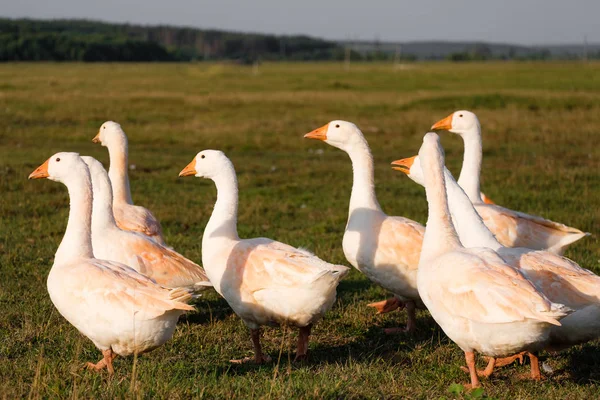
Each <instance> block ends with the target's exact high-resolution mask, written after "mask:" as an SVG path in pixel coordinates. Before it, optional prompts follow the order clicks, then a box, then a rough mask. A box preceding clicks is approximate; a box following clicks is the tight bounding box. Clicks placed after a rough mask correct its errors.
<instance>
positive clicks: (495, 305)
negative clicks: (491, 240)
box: [417, 132, 571, 387]
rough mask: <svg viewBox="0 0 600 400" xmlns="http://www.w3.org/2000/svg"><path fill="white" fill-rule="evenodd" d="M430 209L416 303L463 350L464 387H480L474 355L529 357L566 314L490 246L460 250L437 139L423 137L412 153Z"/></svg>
mask: <svg viewBox="0 0 600 400" xmlns="http://www.w3.org/2000/svg"><path fill="white" fill-rule="evenodd" d="M419 157H420V159H421V167H422V169H423V175H424V179H425V190H426V194H427V202H428V204H429V216H428V219H427V229H426V231H425V238H424V240H423V249H422V251H421V259H420V262H419V272H418V278H417V279H418V287H419V293H420V294H421V298H422V299H423V302H424V303H425V305H426V306H427V308H428V309H429V311H430V313H431V315H432V316H433V318H434V319H435V321H436V322H437V323H438V324H439V325H440V326H441V327H442V329H443V330H444V332H445V333H446V335H448V337H449V338H450V339H451V340H452V341H454V342H455V343H456V344H457V345H458V346H459V347H460V348H461V349H462V350H463V351H464V352H465V359H466V361H467V366H468V368H469V372H470V375H471V386H472V387H477V386H479V379H478V376H477V371H476V368H475V355H474V352H475V351H477V352H479V353H482V354H484V355H487V356H490V357H494V358H496V357H505V356H510V355H513V354H516V353H519V352H522V351H530V352H535V351H538V350H540V349H542V348H543V347H544V346H545V344H546V343H547V342H548V340H549V337H550V331H551V327H552V326H553V325H555V326H560V322H558V320H560V319H561V318H564V317H565V316H566V315H568V313H569V312H570V311H571V310H570V309H568V308H567V307H565V306H564V305H562V304H555V303H552V302H550V301H549V300H548V299H547V298H546V297H545V296H544V295H543V294H542V293H541V292H539V291H538V290H537V289H536V288H535V287H534V286H533V284H532V283H531V282H530V281H528V280H527V279H526V278H525V277H524V276H523V275H522V274H521V273H520V272H519V271H517V270H516V269H514V268H512V267H510V266H509V265H507V264H506V263H505V262H504V260H502V258H500V256H499V255H498V254H497V253H496V252H495V251H493V250H491V249H489V248H469V249H467V248H464V247H463V246H462V244H461V242H460V241H459V239H458V237H457V234H456V231H455V229H454V226H453V224H452V220H451V217H450V212H449V209H448V200H447V197H446V184H445V179H444V156H443V150H442V148H441V145H440V142H439V137H438V136H437V135H436V134H435V133H431V132H430V133H428V134H426V135H425V137H424V139H423V145H422V146H421V150H420V151H419Z"/></svg>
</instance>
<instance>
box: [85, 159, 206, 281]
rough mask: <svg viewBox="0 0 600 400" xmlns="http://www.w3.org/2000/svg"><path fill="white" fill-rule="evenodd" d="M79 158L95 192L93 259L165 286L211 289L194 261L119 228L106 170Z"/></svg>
mask: <svg viewBox="0 0 600 400" xmlns="http://www.w3.org/2000/svg"><path fill="white" fill-rule="evenodd" d="M81 158H82V159H83V161H84V162H85V163H86V164H87V166H88V169H89V171H90V175H91V179H92V187H93V192H94V206H93V212H92V245H93V247H94V255H95V256H96V257H98V258H100V259H103V260H110V261H116V262H120V263H123V264H125V265H128V266H130V267H131V268H133V269H135V270H136V271H138V272H139V273H141V274H144V275H146V276H148V277H149V278H152V279H154V280H155V281H156V282H157V283H159V284H160V285H163V286H166V287H170V288H175V287H188V288H190V289H193V290H194V291H196V292H198V291H201V290H204V289H206V288H208V287H210V286H211V284H210V282H209V280H208V277H207V276H206V273H205V272H204V269H203V268H202V267H201V266H199V265H198V264H196V263H195V262H193V261H191V260H188V259H187V258H185V257H184V256H182V255H181V254H179V253H177V252H176V251H174V250H171V249H169V248H167V247H165V246H163V245H161V244H159V243H157V242H155V241H154V240H152V239H150V238H149V237H148V236H146V235H143V234H141V233H138V232H134V231H126V230H123V229H121V228H119V227H118V226H117V224H116V222H115V218H114V216H113V207H112V188H111V186H110V180H109V178H108V174H107V173H106V170H105V169H104V167H103V166H102V164H100V162H99V161H98V160H96V159H95V158H92V157H88V156H82V157H81Z"/></svg>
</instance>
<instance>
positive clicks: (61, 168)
mask: <svg viewBox="0 0 600 400" xmlns="http://www.w3.org/2000/svg"><path fill="white" fill-rule="evenodd" d="M41 178H48V179H51V180H53V181H57V182H61V183H63V184H64V185H65V186H66V187H67V189H68V190H69V197H70V211H69V222H68V223H67V229H66V231H65V236H64V238H63V240H62V242H61V243H60V246H59V248H58V250H57V252H56V255H55V258H54V264H53V265H52V269H51V270H50V274H49V275H48V293H49V294H50V299H51V300H52V303H54V306H55V307H56V308H57V309H58V311H59V312H60V314H61V315H62V316H63V317H65V319H66V320H67V321H69V322H70V323H71V324H72V325H73V326H75V328H77V330H79V332H81V333H82V334H84V335H85V336H87V337H88V338H89V339H90V340H91V341H92V342H94V344H95V345H96V347H97V348H98V349H100V351H102V355H103V359H102V360H100V361H99V362H98V363H96V364H93V363H88V367H90V368H92V369H95V370H100V369H102V368H104V367H106V368H107V369H108V372H109V373H111V374H112V373H113V365H112V362H113V360H114V358H115V357H116V356H117V355H122V356H126V355H129V354H134V353H136V354H141V353H144V352H147V351H150V350H153V349H155V348H157V347H159V346H160V345H162V344H163V343H165V342H166V341H167V340H169V339H170V338H171V336H173V332H174V330H175V325H176V324H177V320H178V318H179V316H180V315H181V314H183V313H184V312H185V311H186V310H193V309H194V308H193V307H192V306H190V305H189V304H187V303H188V302H189V301H190V300H191V299H192V295H191V294H190V292H189V291H187V290H185V289H181V288H178V289H166V288H164V287H162V286H160V285H158V284H157V283H155V282H154V281H153V280H151V279H150V278H147V277H146V276H144V275H141V274H139V273H137V272H136V271H135V270H133V269H131V268H129V267H127V266H126V265H123V264H119V263H115V262H110V261H105V260H98V259H96V258H95V257H94V254H93V252H92V240H91V222H92V184H91V180H90V174H89V171H88V168H87V166H86V165H85V163H84V162H83V160H81V158H80V157H79V155H78V154H76V153H57V154H55V155H53V156H52V157H50V158H49V159H48V160H47V161H46V162H45V163H44V164H42V165H41V166H39V167H38V168H37V169H36V170H35V171H33V172H32V173H31V174H30V175H29V179H41Z"/></svg>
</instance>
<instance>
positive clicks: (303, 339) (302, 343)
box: [294, 324, 312, 361]
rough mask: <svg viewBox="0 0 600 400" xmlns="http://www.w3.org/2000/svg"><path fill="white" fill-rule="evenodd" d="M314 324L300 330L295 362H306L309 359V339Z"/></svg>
mask: <svg viewBox="0 0 600 400" xmlns="http://www.w3.org/2000/svg"><path fill="white" fill-rule="evenodd" d="M311 329H312V324H310V325H307V326H305V327H302V328H300V330H299V332H298V347H297V349H296V358H294V361H304V360H306V359H307V358H308V338H309V336H310V330H311Z"/></svg>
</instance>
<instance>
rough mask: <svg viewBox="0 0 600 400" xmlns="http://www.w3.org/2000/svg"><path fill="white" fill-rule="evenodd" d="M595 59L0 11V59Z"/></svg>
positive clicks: (595, 49)
mask: <svg viewBox="0 0 600 400" xmlns="http://www.w3.org/2000/svg"><path fill="white" fill-rule="evenodd" d="M582 58H584V59H588V58H589V59H599V58H600V46H598V45H590V46H588V45H587V44H585V45H584V44H580V45H563V46H544V47H529V46H515V45H508V44H488V43H480V42H439V41H438V42H433V41H432V42H409V43H390V42H383V43H382V42H379V41H377V40H375V41H372V42H368V41H356V42H351V41H346V42H335V41H329V40H323V39H319V38H312V37H309V36H302V35H296V36H276V35H266V34H254V33H241V32H227V31H219V30H203V29H196V28H182V27H173V26H142V25H130V24H112V23H105V22H98V21H89V20H32V19H7V18H0V61H85V62H94V61H203V60H232V61H235V62H239V63H245V64H249V63H254V62H257V61H263V60H264V61H269V60H273V61H275V60H287V61H319V60H343V59H351V60H362V61H372V60H380V61H384V60H396V61H413V60H450V61H457V62H462V61H472V60H494V59H500V60H515V59H516V60H550V59H582Z"/></svg>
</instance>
